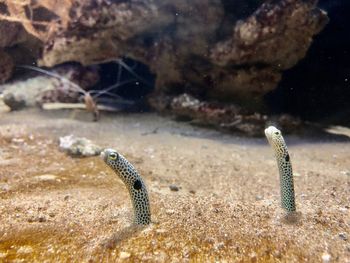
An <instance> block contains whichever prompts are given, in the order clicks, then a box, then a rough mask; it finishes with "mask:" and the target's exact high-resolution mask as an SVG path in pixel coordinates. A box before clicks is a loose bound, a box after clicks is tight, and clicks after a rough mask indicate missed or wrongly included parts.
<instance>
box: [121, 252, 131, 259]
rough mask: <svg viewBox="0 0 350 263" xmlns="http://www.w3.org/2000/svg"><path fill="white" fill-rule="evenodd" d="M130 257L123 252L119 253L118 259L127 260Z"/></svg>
mask: <svg viewBox="0 0 350 263" xmlns="http://www.w3.org/2000/svg"><path fill="white" fill-rule="evenodd" d="M130 256H131V255H130V253H128V252H124V251H122V252H120V254H119V258H120V259H127V258H129V257H130Z"/></svg>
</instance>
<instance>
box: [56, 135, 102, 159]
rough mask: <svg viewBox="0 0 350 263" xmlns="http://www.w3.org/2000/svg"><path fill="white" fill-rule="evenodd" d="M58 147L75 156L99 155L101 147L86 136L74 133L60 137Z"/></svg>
mask: <svg viewBox="0 0 350 263" xmlns="http://www.w3.org/2000/svg"><path fill="white" fill-rule="evenodd" d="M59 147H60V150H62V151H65V152H66V153H68V154H69V155H71V156H75V157H88V156H95V155H99V154H100V153H101V150H102V148H101V147H99V146H97V145H96V144H94V143H92V142H91V141H90V140H88V139H86V138H79V137H75V136H74V135H68V136H64V137H60V140H59Z"/></svg>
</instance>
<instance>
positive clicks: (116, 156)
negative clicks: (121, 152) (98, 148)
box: [108, 153, 118, 161]
mask: <svg viewBox="0 0 350 263" xmlns="http://www.w3.org/2000/svg"><path fill="white" fill-rule="evenodd" d="M108 157H109V159H110V160H113V161H114V160H116V159H117V158H118V155H117V154H116V153H110V154H109V156H108Z"/></svg>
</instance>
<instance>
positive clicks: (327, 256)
mask: <svg viewBox="0 0 350 263" xmlns="http://www.w3.org/2000/svg"><path fill="white" fill-rule="evenodd" d="M330 261H331V255H330V254H329V253H327V252H324V253H323V254H322V262H323V263H328V262H330Z"/></svg>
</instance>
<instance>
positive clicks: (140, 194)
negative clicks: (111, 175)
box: [101, 149, 151, 225]
mask: <svg viewBox="0 0 350 263" xmlns="http://www.w3.org/2000/svg"><path fill="white" fill-rule="evenodd" d="M101 157H102V159H103V160H104V161H105V163H106V164H107V165H108V166H109V167H111V168H112V170H113V171H114V172H115V173H116V174H117V175H118V176H119V178H120V179H121V180H122V181H123V182H124V184H125V185H126V187H127V188H128V191H129V194H130V197H131V201H132V205H133V209H134V221H135V223H136V224H137V225H148V224H149V223H151V210H150V205H149V198H148V193H147V189H146V185H145V183H144V182H143V180H142V178H141V176H140V175H139V173H138V172H137V171H136V169H135V168H134V166H133V165H132V164H131V163H129V162H128V160H126V158H125V157H124V156H123V155H121V154H119V153H118V152H117V151H115V150H113V149H106V150H104V151H103V152H102V153H101Z"/></svg>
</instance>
